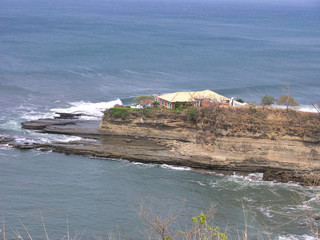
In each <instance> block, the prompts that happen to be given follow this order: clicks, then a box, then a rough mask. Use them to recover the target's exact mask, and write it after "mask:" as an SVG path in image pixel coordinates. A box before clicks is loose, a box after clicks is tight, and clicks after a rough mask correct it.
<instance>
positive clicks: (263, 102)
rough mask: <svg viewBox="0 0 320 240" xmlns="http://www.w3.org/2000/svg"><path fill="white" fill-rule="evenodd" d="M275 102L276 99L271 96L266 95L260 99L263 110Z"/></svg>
mask: <svg viewBox="0 0 320 240" xmlns="http://www.w3.org/2000/svg"><path fill="white" fill-rule="evenodd" d="M275 101H276V99H275V98H274V97H272V96H269V95H268V94H266V95H265V96H264V97H263V98H262V99H261V105H262V106H263V108H264V107H265V106H270V105H272V104H274V102H275Z"/></svg>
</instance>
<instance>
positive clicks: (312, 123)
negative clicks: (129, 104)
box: [99, 107, 320, 183]
mask: <svg viewBox="0 0 320 240" xmlns="http://www.w3.org/2000/svg"><path fill="white" fill-rule="evenodd" d="M99 128H100V132H102V133H103V134H106V135H113V136H121V137H128V138H135V139H150V141H153V142H156V143H157V144H158V145H161V146H164V147H165V148H166V149H169V150H170V152H172V156H169V155H167V156H166V157H168V158H171V159H172V160H174V159H175V160H176V162H177V163H179V161H182V162H181V164H183V165H189V166H192V167H201V168H208V169H213V170H226V171H244V172H264V173H265V174H264V178H265V179H266V180H268V179H276V180H279V181H290V180H294V181H310V182H312V183H313V182H316V181H318V178H319V173H320V119H319V116H317V115H316V114H310V113H301V112H296V111H290V112H286V111H284V110H275V109H259V108H233V109H229V108H219V107H216V108H214V107H212V108H204V109H190V110H185V111H177V112H175V111H169V110H156V109H144V110H130V109H121V108H114V109H110V110H107V111H106V113H105V115H104V117H103V120H102V121H101V123H100V127H99Z"/></svg>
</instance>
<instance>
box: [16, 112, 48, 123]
mask: <svg viewBox="0 0 320 240" xmlns="http://www.w3.org/2000/svg"><path fill="white" fill-rule="evenodd" d="M53 117H54V113H52V112H48V113H39V112H35V111H31V112H28V113H25V114H24V115H22V116H21V118H22V119H25V120H27V121H32V120H38V119H42V118H53Z"/></svg>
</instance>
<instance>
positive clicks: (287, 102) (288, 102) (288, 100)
mask: <svg viewBox="0 0 320 240" xmlns="http://www.w3.org/2000/svg"><path fill="white" fill-rule="evenodd" d="M277 104H279V105H282V106H286V108H287V111H288V110H289V107H296V106H299V105H300V104H299V103H297V102H296V101H295V100H294V97H291V96H288V95H281V96H280V98H279V99H278V100H277Z"/></svg>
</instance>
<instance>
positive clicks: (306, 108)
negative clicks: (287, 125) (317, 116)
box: [297, 105, 317, 113]
mask: <svg viewBox="0 0 320 240" xmlns="http://www.w3.org/2000/svg"><path fill="white" fill-rule="evenodd" d="M297 109H298V110H299V111H303V112H314V113H316V112H317V110H316V109H315V108H314V107H313V106H311V105H300V106H299V107H298V108H297Z"/></svg>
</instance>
